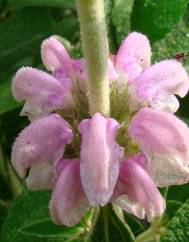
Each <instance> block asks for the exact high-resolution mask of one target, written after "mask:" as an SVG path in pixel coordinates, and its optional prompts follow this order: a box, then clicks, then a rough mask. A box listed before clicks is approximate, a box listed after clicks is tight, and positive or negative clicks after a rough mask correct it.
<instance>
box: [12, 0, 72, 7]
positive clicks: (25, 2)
mask: <svg viewBox="0 0 189 242" xmlns="http://www.w3.org/2000/svg"><path fill="white" fill-rule="evenodd" d="M9 5H10V6H11V7H13V8H23V7H58V8H73V7H74V5H75V2H74V0H40V1H39V0H9Z"/></svg>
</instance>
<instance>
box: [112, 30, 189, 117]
mask: <svg viewBox="0 0 189 242" xmlns="http://www.w3.org/2000/svg"><path fill="white" fill-rule="evenodd" d="M150 57H151V49H150V44H149V41H148V39H147V38H146V36H144V35H143V34H140V33H137V32H133V33H131V34H129V35H128V37H126V38H125V40H124V41H123V43H122V44H121V46H120V48H119V50H118V53H117V55H116V57H115V58H114V65H115V67H116V70H117V72H118V74H119V78H118V80H117V85H118V86H121V88H122V89H123V87H126V86H127V88H128V92H129V94H130V110H131V111H135V110H136V109H139V107H141V106H151V107H153V108H155V109H159V110H164V111H168V112H173V113H174V112H176V111H177V109H178V108H179V102H178V100H177V98H176V97H175V95H178V96H180V97H184V96H185V95H186V94H187V92H188V90H189V78H188V75H187V73H186V71H185V70H184V67H183V66H182V64H181V63H180V62H178V61H176V60H165V61H161V62H159V63H157V64H154V65H152V66H151V67H150Z"/></svg>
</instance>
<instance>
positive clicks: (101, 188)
mask: <svg viewBox="0 0 189 242" xmlns="http://www.w3.org/2000/svg"><path fill="white" fill-rule="evenodd" d="M118 128H119V125H118V123H117V122H116V120H114V119H111V118H104V117H103V116H102V115H101V114H99V113H96V114H95V115H94V116H93V117H92V118H91V119H85V120H83V121H82V122H81V123H80V124H79V131H80V133H81V135H82V145H81V154H80V155H81V168H80V169H81V181H82V184H83V187H84V190H85V192H86V195H87V197H88V199H89V202H90V204H91V205H92V206H96V205H98V204H100V205H102V206H104V205H105V204H106V203H107V202H108V200H109V199H110V197H111V196H112V194H113V190H114V187H115V185H116V182H117V178H118V174H119V162H120V160H121V159H122V157H123V148H122V147H120V146H119V145H118V144H117V143H116V141H115V136H116V133H117V129H118Z"/></svg>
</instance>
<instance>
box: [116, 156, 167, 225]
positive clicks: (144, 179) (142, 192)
mask: <svg viewBox="0 0 189 242" xmlns="http://www.w3.org/2000/svg"><path fill="white" fill-rule="evenodd" d="M145 163H146V160H145V157H144V156H143V155H135V156H132V157H130V158H128V159H127V160H124V161H123V162H122V163H121V169H120V175H119V181H118V183H119V187H120V186H121V189H122V194H123V195H121V196H120V197H118V198H117V199H116V200H115V203H116V204H117V205H118V206H120V207H121V208H122V209H123V210H125V211H126V212H128V213H131V214H134V215H135V216H137V217H139V218H140V219H144V218H145V215H146V217H147V220H148V221H149V222H151V221H152V219H153V218H154V217H156V216H160V215H162V213H163V212H164V210H165V201H164V198H163V197H162V196H161V194H160V192H159V191H158V189H157V188H156V185H155V183H154V181H153V179H152V178H151V177H150V175H149V174H148V173H147V171H146V169H145ZM117 189H120V188H118V187H117Z"/></svg>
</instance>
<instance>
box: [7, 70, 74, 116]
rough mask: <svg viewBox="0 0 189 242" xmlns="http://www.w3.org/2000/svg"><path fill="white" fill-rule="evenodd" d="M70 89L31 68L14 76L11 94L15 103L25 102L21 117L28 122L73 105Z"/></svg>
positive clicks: (46, 74)
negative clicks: (27, 118) (27, 119)
mask: <svg viewBox="0 0 189 242" xmlns="http://www.w3.org/2000/svg"><path fill="white" fill-rule="evenodd" d="M70 91H71V90H70V87H69V86H68V85H67V83H63V84H62V83H60V82H59V81H58V80H57V79H56V78H55V77H53V76H51V75H49V74H48V73H45V72H43V71H40V70H37V69H35V68H32V67H22V68H21V69H20V70H19V71H18V72H17V73H16V75H15V77H14V79H13V83H12V93H13V96H14V98H15V99H16V100H17V101H22V100H26V103H25V105H24V107H23V109H22V111H21V115H23V116H28V117H29V119H30V120H33V119H36V118H40V117H44V116H47V115H48V114H50V113H51V112H52V111H54V110H58V109H64V108H67V107H70V106H72V105H73V100H72V97H71V92H70Z"/></svg>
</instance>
